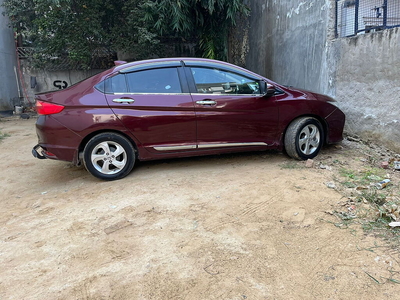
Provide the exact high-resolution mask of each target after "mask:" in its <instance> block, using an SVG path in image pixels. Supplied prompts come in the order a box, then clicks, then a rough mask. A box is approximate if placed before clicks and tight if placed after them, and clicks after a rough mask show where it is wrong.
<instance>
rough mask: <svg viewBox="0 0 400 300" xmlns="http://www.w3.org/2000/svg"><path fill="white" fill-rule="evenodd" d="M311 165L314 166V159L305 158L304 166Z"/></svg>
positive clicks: (310, 166) (308, 166)
mask: <svg viewBox="0 0 400 300" xmlns="http://www.w3.org/2000/svg"><path fill="white" fill-rule="evenodd" d="M313 167H314V161H313V160H312V159H307V160H306V168H313Z"/></svg>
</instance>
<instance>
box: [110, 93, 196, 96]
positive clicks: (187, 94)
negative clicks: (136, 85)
mask: <svg viewBox="0 0 400 300" xmlns="http://www.w3.org/2000/svg"><path fill="white" fill-rule="evenodd" d="M108 95H115V96H121V95H174V96H177V95H185V96H190V93H110V94H108Z"/></svg>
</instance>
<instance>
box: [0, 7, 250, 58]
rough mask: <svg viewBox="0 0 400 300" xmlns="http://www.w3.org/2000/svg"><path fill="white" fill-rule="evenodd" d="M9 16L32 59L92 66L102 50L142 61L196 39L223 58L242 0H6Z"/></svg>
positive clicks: (203, 52)
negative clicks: (64, 60)
mask: <svg viewBox="0 0 400 300" xmlns="http://www.w3.org/2000/svg"><path fill="white" fill-rule="evenodd" d="M3 6H4V7H5V11H6V14H7V15H8V16H9V18H10V20H11V25H12V26H13V28H14V30H15V32H16V33H17V34H18V36H19V39H20V41H23V43H24V46H30V47H34V48H35V50H36V51H35V53H36V55H35V56H34V61H35V62H36V63H37V64H38V65H40V64H42V65H43V64H45V63H46V62H48V61H51V60H55V59H59V58H65V57H66V58H68V59H70V60H71V61H74V62H76V63H79V64H81V65H83V66H88V65H89V62H90V60H91V58H92V56H93V55H94V53H96V51H97V50H98V49H99V47H107V48H110V49H112V50H114V51H115V52H120V53H121V52H123V53H129V55H130V56H131V59H134V60H138V59H144V58H149V57H157V56H163V55H164V54H165V53H166V48H167V45H170V43H171V41H177V40H181V41H192V42H194V43H195V44H197V47H196V49H198V51H199V53H198V54H199V55H200V56H204V57H208V58H219V59H225V58H226V56H227V40H228V32H229V29H230V27H231V26H234V24H235V19H236V17H237V16H238V15H239V14H245V15H246V14H248V12H249V10H248V8H247V7H246V6H245V5H244V4H243V0H168V1H167V0H92V1H85V0H74V1H72V0H5V1H4V3H3Z"/></svg>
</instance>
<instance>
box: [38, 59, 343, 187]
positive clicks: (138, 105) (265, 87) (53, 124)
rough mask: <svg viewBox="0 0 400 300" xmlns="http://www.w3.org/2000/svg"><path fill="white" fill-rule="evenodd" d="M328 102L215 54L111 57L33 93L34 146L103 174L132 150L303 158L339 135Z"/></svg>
mask: <svg viewBox="0 0 400 300" xmlns="http://www.w3.org/2000/svg"><path fill="white" fill-rule="evenodd" d="M334 101H335V100H333V99H332V98H330V97H328V96H324V95H320V94H316V93H312V92H308V91H303V90H299V89H294V88H288V87H284V86H282V85H279V84H277V83H275V82H272V81H270V80H268V79H266V78H264V77H262V76H260V75H258V74H255V73H253V72H250V71H248V70H246V69H243V68H240V67H237V66H234V65H232V64H228V63H225V62H221V61H215V60H209V59H198V58H167V59H155V60H145V61H137V62H131V63H126V64H118V65H117V66H115V67H114V68H112V69H110V70H107V71H104V72H102V73H100V74H97V75H95V76H93V77H90V78H88V79H86V80H84V81H82V82H80V83H77V84H75V85H73V86H71V87H69V88H67V89H65V90H60V91H56V92H49V93H43V94H38V95H36V108H37V112H38V114H39V118H38V120H37V122H36V131H37V134H38V138H39V143H38V145H36V146H35V147H34V148H33V150H32V153H33V155H34V156H35V157H37V158H40V159H44V158H49V159H58V160H64V161H69V162H72V163H74V164H76V165H79V164H81V163H83V164H84V165H85V167H86V169H87V170H88V171H89V172H90V173H91V174H92V175H94V176H96V177H98V178H101V179H105V180H115V179H120V178H123V177H125V176H126V175H128V174H129V173H130V172H131V170H132V168H133V166H134V164H135V161H136V160H137V159H139V160H152V159H161V158H162V159H164V158H173V157H184V156H195V155H208V154H218V153H225V152H238V151H254V150H266V149H279V150H285V151H286V153H287V154H288V155H289V156H291V157H293V158H295V159H303V160H304V159H308V158H313V157H315V156H316V155H317V154H318V152H319V151H320V149H321V147H322V145H323V143H328V144H329V143H336V142H339V141H341V140H342V132H343V126H344V122H345V116H344V114H343V112H342V111H341V110H340V109H338V108H337V107H336V106H335V105H334V104H333V102H334Z"/></svg>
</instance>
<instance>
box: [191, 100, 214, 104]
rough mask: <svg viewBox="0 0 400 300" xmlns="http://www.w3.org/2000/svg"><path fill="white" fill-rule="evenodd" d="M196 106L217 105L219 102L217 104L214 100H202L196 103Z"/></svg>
mask: <svg viewBox="0 0 400 300" xmlns="http://www.w3.org/2000/svg"><path fill="white" fill-rule="evenodd" d="M196 104H200V105H215V104H217V102H215V101H214V100H200V101H196Z"/></svg>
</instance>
